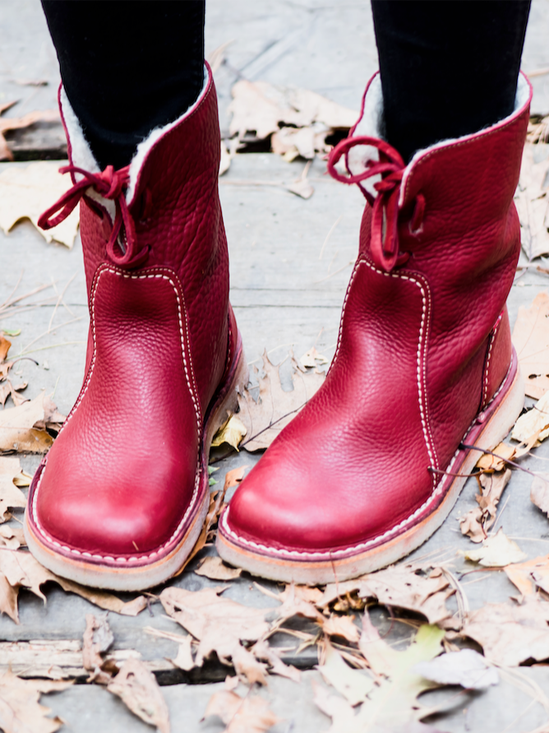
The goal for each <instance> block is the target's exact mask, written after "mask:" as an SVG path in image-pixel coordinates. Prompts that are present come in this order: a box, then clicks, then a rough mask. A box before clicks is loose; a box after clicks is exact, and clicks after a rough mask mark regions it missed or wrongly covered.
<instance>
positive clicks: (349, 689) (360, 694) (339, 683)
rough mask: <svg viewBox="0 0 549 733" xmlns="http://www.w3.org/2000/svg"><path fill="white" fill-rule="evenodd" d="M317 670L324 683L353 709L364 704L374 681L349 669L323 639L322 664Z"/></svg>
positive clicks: (364, 673) (362, 672)
mask: <svg viewBox="0 0 549 733" xmlns="http://www.w3.org/2000/svg"><path fill="white" fill-rule="evenodd" d="M318 670H319V672H320V674H321V675H322V677H323V679H324V681H325V682H327V683H328V684H329V685H332V687H334V688H335V689H336V690H337V691H338V692H339V693H340V694H341V695H343V697H344V698H345V699H346V700H347V702H348V703H349V704H350V705H352V706H353V707H354V706H355V705H359V704H360V703H362V702H364V700H366V697H367V695H368V694H369V693H370V692H371V690H372V688H373V686H374V680H373V679H372V678H371V677H370V676H369V675H368V674H367V673H366V672H364V671H360V672H359V671H358V670H357V669H351V667H349V665H348V664H347V663H346V662H345V661H344V660H343V657H342V656H341V654H340V653H339V652H338V651H337V650H336V649H334V647H333V646H332V645H331V644H330V642H329V641H328V639H324V663H323V664H320V665H319V666H318Z"/></svg>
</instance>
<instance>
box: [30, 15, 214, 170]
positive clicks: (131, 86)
mask: <svg viewBox="0 0 549 733" xmlns="http://www.w3.org/2000/svg"><path fill="white" fill-rule="evenodd" d="M42 6H43V8H44V12H45V14H46V19H47V22H48V26H49V29H50V33H51V36H52V39H53V43H54V45H55V48H56V51H57V56H58V59H59V65H60V67H61V78H62V79H63V86H64V88H65V91H66V93H67V96H68V98H69V101H70V103H71V105H72V107H73V109H74V111H75V113H76V115H77V117H78V119H79V120H80V122H81V124H82V127H83V129H84V134H85V135H86V138H87V140H88V142H89V144H90V147H91V149H92V152H93V154H94V156H95V158H96V159H97V161H98V163H99V165H100V166H101V168H104V167H105V166H107V165H114V167H115V168H121V167H123V166H125V165H128V163H129V162H130V160H131V158H132V156H133V154H134V152H135V149H136V147H137V145H138V144H139V142H140V141H141V140H143V139H144V138H146V137H147V135H148V134H149V133H150V131H151V130H152V129H153V128H154V127H157V126H158V125H165V124H167V123H169V122H172V121H173V120H176V119H177V118H178V117H179V116H181V114H183V112H185V110H186V109H188V108H189V107H190V106H191V105H192V104H193V102H194V101H196V99H197V97H198V96H199V94H200V91H201V89H202V87H203V85H204V7H205V2H204V0H177V2H176V1H174V0H167V1H166V0H139V2H128V1H127V0H110V1H109V2H105V1H104V0H78V1H76V0H42Z"/></svg>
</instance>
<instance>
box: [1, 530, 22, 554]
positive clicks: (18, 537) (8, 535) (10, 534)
mask: <svg viewBox="0 0 549 733" xmlns="http://www.w3.org/2000/svg"><path fill="white" fill-rule="evenodd" d="M26 544H27V543H26V540H25V532H24V530H23V528H22V527H13V526H12V525H4V526H3V527H0V548H2V547H7V548H8V550H18V549H19V548H20V547H25V546H26Z"/></svg>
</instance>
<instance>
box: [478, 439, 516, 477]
mask: <svg viewBox="0 0 549 733" xmlns="http://www.w3.org/2000/svg"><path fill="white" fill-rule="evenodd" d="M516 450H517V449H516V448H515V447H514V446H512V445H509V444H508V443H499V444H498V445H497V446H496V447H495V448H494V450H493V451H492V453H494V454H495V455H492V454H491V453H484V455H482V456H481V457H480V458H479V460H478V462H477V468H480V470H481V471H490V472H492V471H503V469H504V468H505V467H506V465H507V464H506V462H505V461H506V460H507V461H511V460H512V459H513V458H514V456H515V453H516ZM496 456H500V457H499V458H497V457H496Z"/></svg>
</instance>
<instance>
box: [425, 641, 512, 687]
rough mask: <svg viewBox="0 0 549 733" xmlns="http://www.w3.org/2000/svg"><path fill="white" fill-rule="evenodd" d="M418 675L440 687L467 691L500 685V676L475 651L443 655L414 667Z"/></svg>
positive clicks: (466, 650) (464, 650)
mask: <svg viewBox="0 0 549 733" xmlns="http://www.w3.org/2000/svg"><path fill="white" fill-rule="evenodd" d="M413 671H414V672H415V673H416V674H419V675H421V676H422V677H425V679H427V680H431V681H432V682H438V683H439V684H440V685H461V686H462V687H465V688H466V689H467V690H483V689H485V688H486V687H490V686H491V685H497V684H498V683H499V674H498V671H497V669H495V667H491V666H490V665H489V664H488V663H487V662H486V660H485V659H484V657H483V656H482V655H481V654H479V653H478V652H475V651H474V650H473V649H461V650H460V651H459V652H448V653H447V654H441V655H440V657H436V659H431V660H430V661H428V662H419V663H418V664H416V665H415V666H414V667H413Z"/></svg>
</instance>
